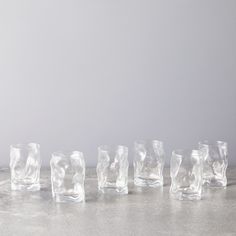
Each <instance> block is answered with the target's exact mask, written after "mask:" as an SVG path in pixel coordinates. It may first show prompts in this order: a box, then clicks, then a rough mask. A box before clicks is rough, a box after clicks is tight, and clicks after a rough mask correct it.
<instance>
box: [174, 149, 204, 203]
mask: <svg viewBox="0 0 236 236" xmlns="http://www.w3.org/2000/svg"><path fill="white" fill-rule="evenodd" d="M202 158H203V156H202V153H201V151H199V150H175V151H173V152H172V157H171V162H170V175H171V187H170V193H171V195H172V196H173V197H174V198H176V199H178V200H200V199H201V195H202V168H203V166H202Z"/></svg>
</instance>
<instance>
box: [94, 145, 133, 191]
mask: <svg viewBox="0 0 236 236" xmlns="http://www.w3.org/2000/svg"><path fill="white" fill-rule="evenodd" d="M128 168H129V162H128V148H127V147H125V146H117V147H116V148H110V147H108V146H100V147H98V164H97V177H98V189H99V191H101V192H102V193H119V194H128Z"/></svg>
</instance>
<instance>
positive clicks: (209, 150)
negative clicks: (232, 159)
mask: <svg viewBox="0 0 236 236" xmlns="http://www.w3.org/2000/svg"><path fill="white" fill-rule="evenodd" d="M199 149H200V150H201V151H202V152H203V160H204V161H203V184H204V185H205V186H209V187H225V186H226V185H227V178H226V169H227V166H228V148H227V143H226V142H222V141H217V142H215V143H210V142H208V141H203V142H199Z"/></svg>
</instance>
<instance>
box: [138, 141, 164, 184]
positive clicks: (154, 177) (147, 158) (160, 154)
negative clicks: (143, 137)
mask: <svg viewBox="0 0 236 236" xmlns="http://www.w3.org/2000/svg"><path fill="white" fill-rule="evenodd" d="M164 163H165V152H164V148H163V142H161V141H158V140H151V141H136V142H135V143H134V184H135V185H137V186H150V187H158V186H162V185H163V168H164Z"/></svg>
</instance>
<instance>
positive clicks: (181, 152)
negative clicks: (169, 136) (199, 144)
mask: <svg viewBox="0 0 236 236" xmlns="http://www.w3.org/2000/svg"><path fill="white" fill-rule="evenodd" d="M186 154H191V155H192V154H197V155H199V156H200V155H202V151H201V150H199V149H181V148H179V149H175V150H173V151H172V155H171V156H178V157H181V158H183V157H184V155H186Z"/></svg>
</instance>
